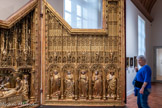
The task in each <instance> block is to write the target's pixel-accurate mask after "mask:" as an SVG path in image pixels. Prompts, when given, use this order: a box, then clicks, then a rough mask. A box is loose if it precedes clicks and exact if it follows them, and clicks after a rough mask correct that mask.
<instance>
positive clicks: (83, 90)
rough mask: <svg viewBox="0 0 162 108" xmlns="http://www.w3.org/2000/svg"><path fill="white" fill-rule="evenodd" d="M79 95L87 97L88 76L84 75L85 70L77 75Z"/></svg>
mask: <svg viewBox="0 0 162 108" xmlns="http://www.w3.org/2000/svg"><path fill="white" fill-rule="evenodd" d="M79 95H80V97H83V98H87V97H88V76H87V75H86V71H85V70H82V71H81V74H80V77H79Z"/></svg>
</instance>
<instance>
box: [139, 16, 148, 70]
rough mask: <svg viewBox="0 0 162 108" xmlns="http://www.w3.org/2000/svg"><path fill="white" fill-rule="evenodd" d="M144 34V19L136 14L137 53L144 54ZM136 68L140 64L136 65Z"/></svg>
mask: <svg viewBox="0 0 162 108" xmlns="http://www.w3.org/2000/svg"><path fill="white" fill-rule="evenodd" d="M145 36H146V35H145V21H144V20H143V19H142V18H141V17H140V16H138V55H145V51H146V46H145ZM138 68H141V66H140V65H138Z"/></svg>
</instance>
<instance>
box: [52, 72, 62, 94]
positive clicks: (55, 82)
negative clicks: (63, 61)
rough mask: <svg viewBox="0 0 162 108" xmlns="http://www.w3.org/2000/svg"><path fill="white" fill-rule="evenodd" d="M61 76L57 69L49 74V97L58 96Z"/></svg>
mask: <svg viewBox="0 0 162 108" xmlns="http://www.w3.org/2000/svg"><path fill="white" fill-rule="evenodd" d="M60 87H61V77H60V74H59V72H58V71H57V70H54V72H51V74H50V94H51V97H59V96H60Z"/></svg>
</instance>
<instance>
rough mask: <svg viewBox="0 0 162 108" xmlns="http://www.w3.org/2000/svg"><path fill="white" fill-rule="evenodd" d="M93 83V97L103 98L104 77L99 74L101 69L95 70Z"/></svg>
mask: <svg viewBox="0 0 162 108" xmlns="http://www.w3.org/2000/svg"><path fill="white" fill-rule="evenodd" d="M92 84H93V97H94V98H99V99H101V98H102V78H101V75H100V74H99V71H98V70H97V71H95V72H94V75H93V77H92Z"/></svg>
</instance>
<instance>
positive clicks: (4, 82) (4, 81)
mask: <svg viewBox="0 0 162 108" xmlns="http://www.w3.org/2000/svg"><path fill="white" fill-rule="evenodd" d="M1 80H2V81H1V85H0V90H3V91H7V90H8V89H9V88H10V77H9V76H5V77H4V79H3V78H1Z"/></svg>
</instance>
